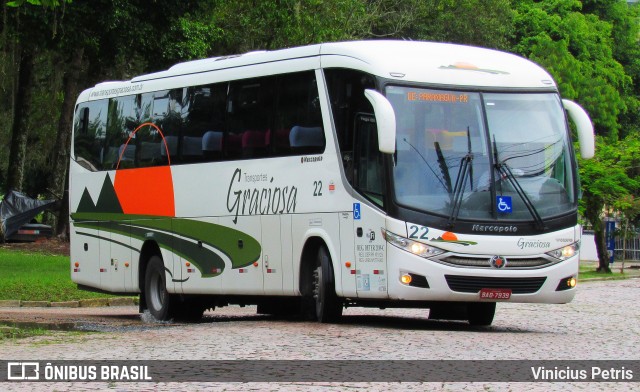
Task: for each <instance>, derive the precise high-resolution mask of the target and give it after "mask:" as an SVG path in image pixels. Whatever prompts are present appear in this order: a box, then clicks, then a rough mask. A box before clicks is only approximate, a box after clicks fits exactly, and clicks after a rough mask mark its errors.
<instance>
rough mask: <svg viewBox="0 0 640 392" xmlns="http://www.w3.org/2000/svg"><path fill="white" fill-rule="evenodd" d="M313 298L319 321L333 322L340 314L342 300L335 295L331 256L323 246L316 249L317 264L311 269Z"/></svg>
mask: <svg viewBox="0 0 640 392" xmlns="http://www.w3.org/2000/svg"><path fill="white" fill-rule="evenodd" d="M313 298H314V300H315V301H314V302H315V311H316V312H315V313H316V314H315V315H316V320H318V321H319V322H321V323H330V322H335V321H337V320H338V319H339V318H340V316H342V301H341V300H340V298H338V296H337V295H336V289H335V285H334V277H333V270H332V268H331V257H330V256H329V252H328V251H327V248H325V247H324V246H321V247H320V249H318V261H317V266H316V269H315V270H314V271H313Z"/></svg>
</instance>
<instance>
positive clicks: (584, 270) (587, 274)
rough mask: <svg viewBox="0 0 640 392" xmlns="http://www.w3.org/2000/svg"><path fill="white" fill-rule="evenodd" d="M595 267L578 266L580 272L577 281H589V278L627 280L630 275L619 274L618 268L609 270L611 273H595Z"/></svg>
mask: <svg viewBox="0 0 640 392" xmlns="http://www.w3.org/2000/svg"><path fill="white" fill-rule="evenodd" d="M596 268H598V266H597V265H583V264H580V271H579V274H578V279H591V278H603V279H605V278H606V279H627V278H628V277H629V276H630V273H624V274H621V273H620V268H619V267H614V268H611V273H610V274H607V273H601V272H596ZM616 271H617V272H616Z"/></svg>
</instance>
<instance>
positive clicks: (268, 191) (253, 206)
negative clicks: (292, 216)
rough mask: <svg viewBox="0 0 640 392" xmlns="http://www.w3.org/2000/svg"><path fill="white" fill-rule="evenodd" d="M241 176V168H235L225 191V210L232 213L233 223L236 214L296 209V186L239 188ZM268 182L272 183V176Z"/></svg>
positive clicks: (269, 212) (236, 216) (270, 212)
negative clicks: (227, 189)
mask: <svg viewBox="0 0 640 392" xmlns="http://www.w3.org/2000/svg"><path fill="white" fill-rule="evenodd" d="M241 178H242V170H241V169H236V170H235V171H234V172H233V176H231V182H230V183H229V191H228V192H227V211H229V212H230V213H232V214H234V218H233V223H238V215H271V214H283V213H291V212H295V211H296V200H297V197H298V188H296V187H295V186H293V185H292V186H288V185H287V186H285V187H278V186H276V187H263V188H246V189H241V188H239V183H240V179H241ZM269 183H273V177H271V180H270V181H269Z"/></svg>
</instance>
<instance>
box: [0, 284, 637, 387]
mask: <svg viewBox="0 0 640 392" xmlns="http://www.w3.org/2000/svg"><path fill="white" fill-rule="evenodd" d="M11 312H14V313H20V312H25V313H28V312H31V313H32V314H43V312H44V314H46V313H47V312H49V313H50V314H52V318H57V319H59V318H60V317H61V316H60V315H58V316H55V315H54V314H55V313H56V312H67V313H69V314H71V318H74V319H76V320H83V321H82V323H83V325H85V326H86V327H88V328H93V329H99V330H102V331H104V332H100V333H88V334H79V333H74V334H63V335H62V336H46V337H33V338H28V339H22V340H15V341H4V342H1V343H0V359H23V360H47V359H51V360H54V359H55V360H62V359H74V360H76V359H93V360H96V359H104V360H107V359H137V360H146V359H174V360H175V359H179V360H182V359H184V360H186V359H221V360H223V359H224V360H231V359H234V360H235V359H284V360H303V359H327V360H333V359H349V360H353V359H383V360H384V359H461V360H482V359H500V360H506V359H516V360H519V359H532V360H587V359H594V360H614V359H625V360H640V349H639V347H638V344H639V342H640V322H639V321H640V317H639V315H640V279H629V280H625V281H603V282H588V283H583V284H581V285H580V286H579V292H578V294H577V296H576V298H575V300H574V301H573V302H572V303H571V304H566V305H532V304H512V303H503V304H499V305H498V309H497V313H496V318H495V320H494V324H493V326H492V327H490V328H485V329H482V328H479V329H477V328H471V327H469V326H467V325H466V324H465V323H459V322H436V321H429V320H427V318H426V317H427V311H425V310H415V309H392V310H377V309H360V308H350V309H347V310H346V311H345V317H344V322H343V323H341V324H335V325H324V324H317V323H312V322H302V321H287V320H278V319H274V318H271V317H268V316H261V315H256V314H255V308H254V307H246V308H239V307H226V308H221V309H216V311H215V312H212V313H207V314H206V317H205V319H204V320H203V322H202V323H198V324H149V323H143V322H142V321H139V319H138V316H137V315H136V312H137V308H133V307H121V308H100V309H66V310H61V309H55V310H53V309H48V310H39V311H34V310H33V309H24V308H22V309H9V308H5V309H0V314H1V315H2V317H4V318H6V317H7V315H9V314H10V313H11ZM39 317H40V316H39ZM42 317H44V318H45V319H46V316H42ZM105 320H107V321H108V322H105ZM634 378H635V379H638V378H640V374H637V375H634ZM36 386H37V387H39V388H45V389H47V390H48V389H53V388H55V389H65V388H73V389H74V390H78V389H86V390H95V389H104V388H105V387H113V388H115V390H130V389H140V390H149V389H152V390H165V389H172V390H173V389H181V390H200V389H203V388H212V389H215V390H242V391H245V390H265V389H267V390H278V389H279V390H295V391H297V390H317V389H322V390H328V389H334V388H335V390H345V389H354V390H356V389H358V390H367V391H368V390H389V389H399V390H425V389H444V390H453V391H457V390H464V391H467V390H472V391H473V390H479V391H485V390H528V391H537V390H539V391H546V390H564V389H565V388H566V387H567V385H566V384H548V383H547V384H525V383H514V384H506V383H502V384H501V383H498V384H493V383H474V384H464V383H447V384H444V385H442V384H440V383H430V384H417V383H402V384H380V383H375V384H362V383H356V384H327V385H324V384H322V385H319V384H313V385H309V384H294V383H279V384H260V383H244V384H243V383H232V384H202V383H200V384H180V385H178V384H173V385H172V384H160V385H156V384H131V383H118V384H109V385H106V384H99V383H93V384H91V383H86V384H81V383H80V384H79V383H77V384H74V385H70V384H37V385H36ZM573 387H577V388H580V389H584V390H594V389H596V390H611V389H615V390H639V389H640V384H638V383H606V384H585V383H576V384H574V385H573ZM0 389H8V390H29V389H30V388H28V387H27V385H26V384H5V385H0Z"/></svg>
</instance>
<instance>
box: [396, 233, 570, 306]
mask: <svg viewBox="0 0 640 392" xmlns="http://www.w3.org/2000/svg"><path fill="white" fill-rule="evenodd" d="M387 252H388V259H387V260H388V269H389V286H388V295H389V299H391V300H408V301H464V302H474V301H487V300H488V301H504V302H529V303H567V302H571V300H572V299H573V297H574V295H575V292H576V288H575V286H574V287H569V285H567V284H566V283H567V282H568V280H569V279H570V278H572V277H573V278H575V279H577V277H578V262H579V253H578V254H576V255H575V256H573V257H572V258H569V259H567V260H565V261H562V262H559V263H557V264H553V265H551V266H548V267H544V268H537V269H508V268H502V269H496V268H491V267H487V268H467V267H458V266H450V265H445V264H441V263H438V262H435V261H433V260H429V259H425V258H422V257H418V256H415V255H413V254H411V253H408V252H406V251H403V250H401V249H398V248H396V247H394V246H389V247H388V248H387ZM403 275H404V276H405V281H406V275H410V276H411V283H403V281H402V277H403ZM481 292H482V293H481ZM507 293H508V299H505V298H504V297H506V296H507ZM481 296H482V297H483V298H481Z"/></svg>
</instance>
